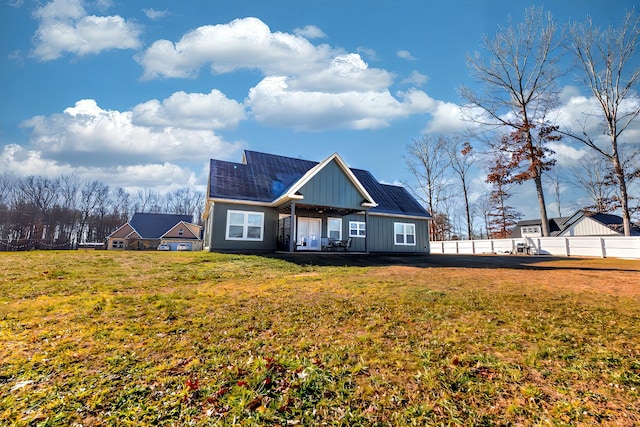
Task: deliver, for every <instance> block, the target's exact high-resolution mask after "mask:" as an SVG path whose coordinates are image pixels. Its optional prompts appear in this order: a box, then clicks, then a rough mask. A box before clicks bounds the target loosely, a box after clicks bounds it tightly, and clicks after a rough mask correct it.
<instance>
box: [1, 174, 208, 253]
mask: <svg viewBox="0 0 640 427" xmlns="http://www.w3.org/2000/svg"><path fill="white" fill-rule="evenodd" d="M203 197H204V195H203V194H202V193H200V192H198V191H195V190H193V189H191V188H188V187H184V188H180V189H177V190H175V191H173V192H167V193H166V194H160V193H158V192H155V191H152V190H148V189H147V190H139V191H137V192H136V193H133V194H132V193H130V192H128V191H127V190H126V189H124V188H122V187H115V188H112V187H109V185H107V184H105V183H104V182H102V181H99V180H91V179H82V178H80V177H78V176H77V175H73V174H68V175H60V176H57V177H54V178H49V177H44V176H37V175H31V176H25V177H20V176H16V175H14V174H12V173H9V172H4V173H2V174H0V241H6V242H21V241H33V240H37V241H42V242H46V243H47V244H48V247H56V246H58V245H60V246H61V245H67V246H71V247H74V246H76V245H77V244H80V243H86V242H104V241H105V240H106V238H107V236H108V235H109V234H111V233H112V232H114V231H115V230H116V229H117V228H118V227H120V226H121V225H123V224H125V223H126V222H128V221H129V220H130V219H131V216H132V215H133V213H135V212H148V213H174V214H182V215H191V216H192V217H193V221H194V222H196V223H198V222H199V221H200V216H201V213H202V207H203V203H204V199H203ZM0 249H2V248H0Z"/></svg>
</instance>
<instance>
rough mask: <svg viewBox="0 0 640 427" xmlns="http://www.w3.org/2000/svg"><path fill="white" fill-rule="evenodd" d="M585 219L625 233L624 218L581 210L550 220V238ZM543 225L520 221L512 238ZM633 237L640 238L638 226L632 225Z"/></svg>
mask: <svg viewBox="0 0 640 427" xmlns="http://www.w3.org/2000/svg"><path fill="white" fill-rule="evenodd" d="M584 218H590V219H592V220H594V221H596V222H598V223H600V224H602V225H603V226H606V227H607V228H609V229H610V230H612V231H614V232H616V233H619V234H622V233H623V227H622V218H621V217H619V216H618V215H611V214H604V213H592V212H587V211H584V210H582V209H580V210H577V211H576V212H574V213H573V215H571V216H568V217H558V218H551V219H550V220H549V233H550V236H558V235H561V234H563V233H564V232H565V231H566V230H568V229H569V228H571V227H572V226H573V225H575V224H576V223H577V222H579V221H580V220H582V219H584ZM541 224H542V221H541V220H540V219H528V220H523V221H519V222H518V223H517V224H516V227H515V228H514V230H513V231H512V233H511V237H512V238H517V237H522V234H521V229H522V227H531V226H535V225H541ZM631 235H632V236H640V229H639V228H638V226H634V225H632V227H631Z"/></svg>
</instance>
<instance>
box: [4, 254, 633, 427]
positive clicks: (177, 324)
mask: <svg viewBox="0 0 640 427" xmlns="http://www.w3.org/2000/svg"><path fill="white" fill-rule="evenodd" d="M639 402H640V262H638V261H625V260H613V259H591V260H576V259H554V258H540V261H539V262H538V263H534V264H530V265H529V266H528V268H526V269H506V268H497V269H496V268H491V269H490V268H462V267H430V268H423V267H419V266H399V265H385V266H360V267H349V266H317V265H316V266H314V265H301V264H300V263H292V262H287V261H284V260H280V259H276V258H266V257H260V256H241V255H221V254H214V253H184V252H182V253H178V252H167V253H156V252H107V251H60V252H29V253H0V425H8V426H37V425H42V426H72V425H76V426H80V425H82V426H98V425H100V426H102V425H113V426H145V425H166V426H170V425H171V426H174V425H175V426H182V425H245V426H250V425H281V426H291V425H299V426H312V425H334V426H338V425H342V426H358V425H362V426H387V425H393V426H404V425H416V426H431V425H434V426H438V425H442V426H454V425H461V426H468V425H469V426H470V425H476V426H494V425H502V426H516V425H527V426H529V425H541V426H542V425H544V426H579V425H584V426H591V425H610V426H634V425H640V404H639Z"/></svg>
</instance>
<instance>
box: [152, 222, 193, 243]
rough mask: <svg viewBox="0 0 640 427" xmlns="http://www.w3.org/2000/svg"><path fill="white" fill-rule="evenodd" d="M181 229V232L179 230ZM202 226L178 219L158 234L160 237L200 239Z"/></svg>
mask: <svg viewBox="0 0 640 427" xmlns="http://www.w3.org/2000/svg"><path fill="white" fill-rule="evenodd" d="M179 230H182V234H180V231H179ZM200 234H202V227H200V226H199V225H196V224H191V223H188V222H185V221H180V222H179V223H177V224H175V225H174V226H173V227H171V228H170V229H169V230H167V231H166V232H165V233H163V234H162V236H160V237H161V238H178V239H200Z"/></svg>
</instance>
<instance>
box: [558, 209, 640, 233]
mask: <svg viewBox="0 0 640 427" xmlns="http://www.w3.org/2000/svg"><path fill="white" fill-rule="evenodd" d="M608 235H618V236H623V235H624V226H623V224H622V218H621V217H619V216H618V215H611V214H604V213H592V212H586V211H582V210H579V211H577V212H575V213H574V214H573V215H571V216H570V217H569V218H567V219H566V220H565V221H564V222H563V223H562V230H561V231H560V233H558V236H561V237H568V236H608ZM631 235H632V236H640V229H639V228H638V226H636V225H633V224H632V226H631Z"/></svg>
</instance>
